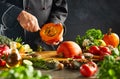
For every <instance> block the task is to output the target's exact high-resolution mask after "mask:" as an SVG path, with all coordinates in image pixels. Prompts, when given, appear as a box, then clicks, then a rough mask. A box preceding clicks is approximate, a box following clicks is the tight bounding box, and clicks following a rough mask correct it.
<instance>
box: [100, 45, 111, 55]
mask: <svg viewBox="0 0 120 79" xmlns="http://www.w3.org/2000/svg"><path fill="white" fill-rule="evenodd" d="M110 54H111V50H110V49H109V48H108V47H100V55H102V56H104V55H110Z"/></svg>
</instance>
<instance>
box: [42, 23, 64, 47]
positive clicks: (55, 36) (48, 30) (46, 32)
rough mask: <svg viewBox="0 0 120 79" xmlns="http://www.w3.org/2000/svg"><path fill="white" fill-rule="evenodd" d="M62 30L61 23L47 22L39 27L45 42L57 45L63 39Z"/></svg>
mask: <svg viewBox="0 0 120 79" xmlns="http://www.w3.org/2000/svg"><path fill="white" fill-rule="evenodd" d="M63 31H64V29H63V26H62V24H61V23H57V24H55V23H48V24H45V25H44V26H43V27H42V28H41V30H40V36H41V39H42V40H43V41H44V42H45V43H46V44H49V45H57V44H59V42H61V41H63Z"/></svg>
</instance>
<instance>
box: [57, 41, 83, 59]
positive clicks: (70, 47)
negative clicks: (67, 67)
mask: <svg viewBox="0 0 120 79" xmlns="http://www.w3.org/2000/svg"><path fill="white" fill-rule="evenodd" d="M57 54H58V56H62V57H66V58H73V57H74V56H77V55H81V54H82V50H81V48H80V46H79V45H78V44H77V43H76V42H73V41H64V42H62V43H61V44H60V45H59V46H58V48H57Z"/></svg>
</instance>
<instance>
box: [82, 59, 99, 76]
mask: <svg viewBox="0 0 120 79" xmlns="http://www.w3.org/2000/svg"><path fill="white" fill-rule="evenodd" d="M97 70H98V66H97V64H96V63H94V62H92V61H90V62H88V63H86V64H82V65H81V66H80V74H81V75H82V76H85V77H90V76H93V75H95V73H96V72H97Z"/></svg>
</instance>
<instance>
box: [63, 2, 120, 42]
mask: <svg viewBox="0 0 120 79" xmlns="http://www.w3.org/2000/svg"><path fill="white" fill-rule="evenodd" d="M67 2H68V10H69V14H68V18H67V20H66V22H65V24H66V27H67V32H66V35H65V36H64V40H75V38H76V36H77V35H81V36H82V35H84V33H85V32H86V30H87V29H90V28H96V29H101V30H102V32H103V33H106V32H107V30H108V29H109V28H110V27H111V28H112V29H113V30H112V31H113V32H115V33H117V34H118V35H119V36H120V31H119V30H120V0H67Z"/></svg>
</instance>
